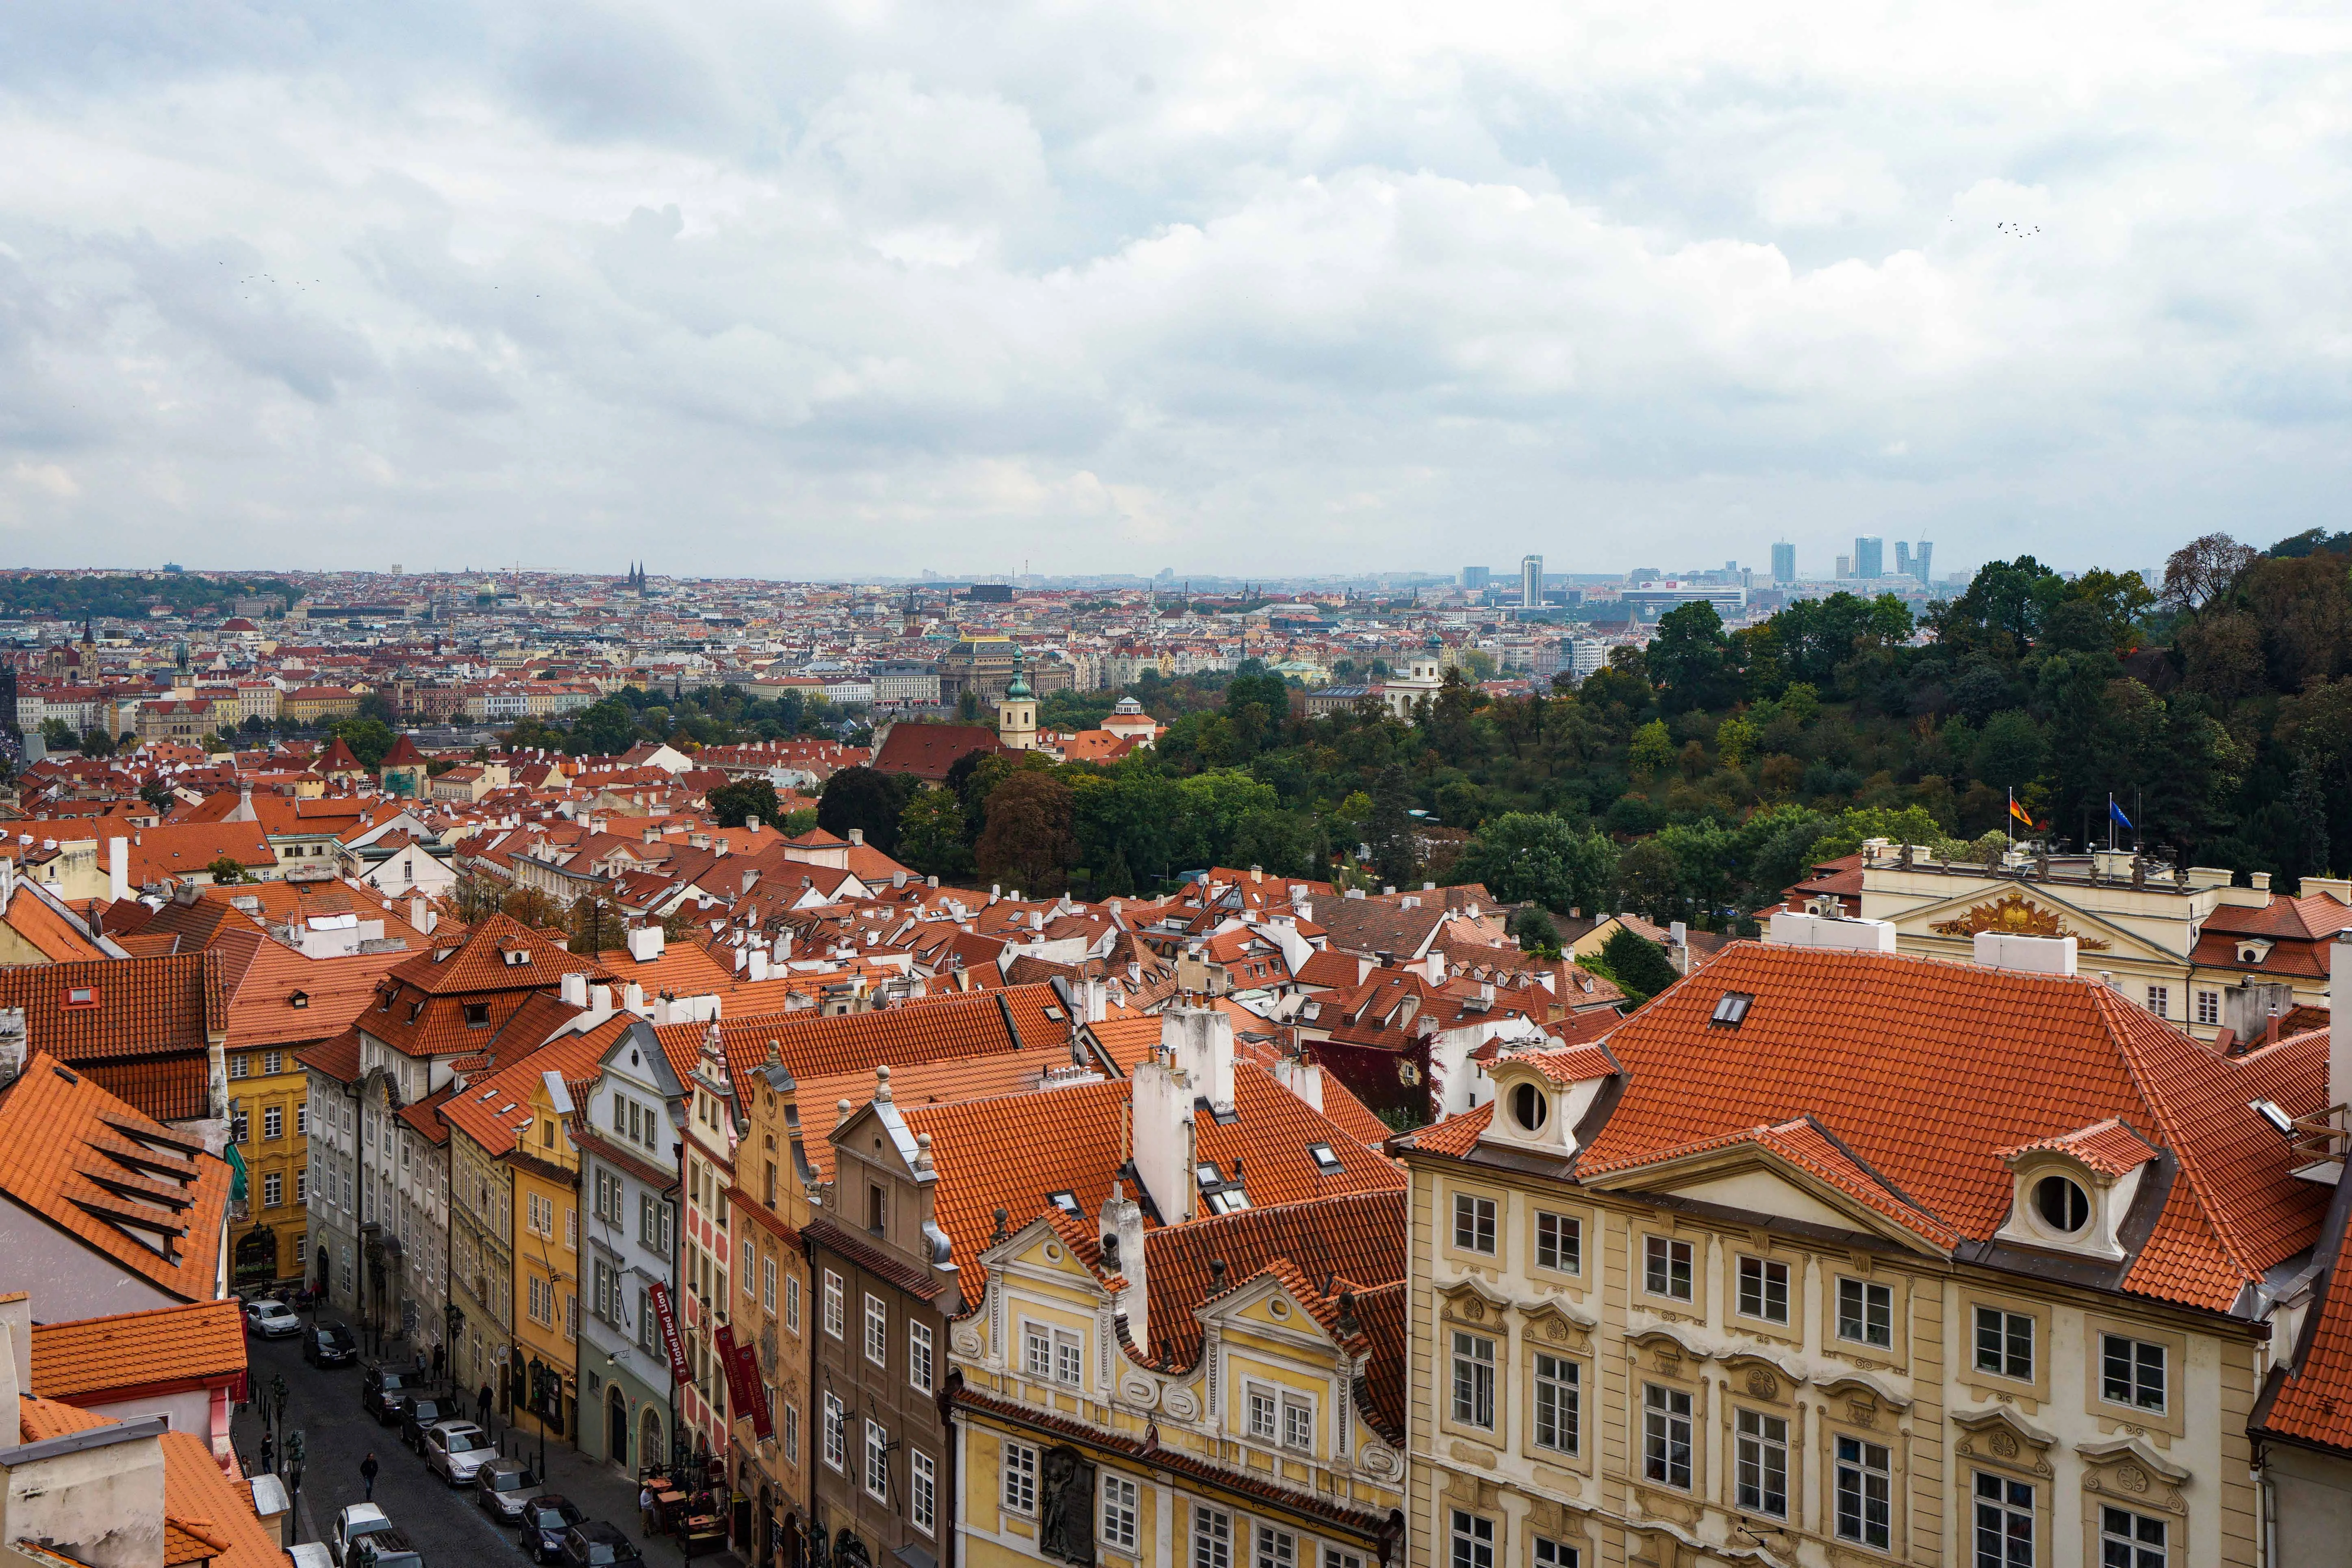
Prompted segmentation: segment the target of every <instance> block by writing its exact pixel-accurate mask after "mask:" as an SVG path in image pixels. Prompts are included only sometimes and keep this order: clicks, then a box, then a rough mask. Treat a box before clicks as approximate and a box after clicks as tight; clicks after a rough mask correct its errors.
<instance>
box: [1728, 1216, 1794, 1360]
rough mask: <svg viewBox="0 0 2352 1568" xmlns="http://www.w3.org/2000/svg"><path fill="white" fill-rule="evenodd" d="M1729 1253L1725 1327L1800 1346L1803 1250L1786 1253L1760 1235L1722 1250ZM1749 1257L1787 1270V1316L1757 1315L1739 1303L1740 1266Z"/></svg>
mask: <svg viewBox="0 0 2352 1568" xmlns="http://www.w3.org/2000/svg"><path fill="white" fill-rule="evenodd" d="M1724 1250H1725V1251H1726V1252H1727V1253H1728V1254H1729V1256H1728V1257H1727V1258H1726V1259H1725V1260H1724V1261H1725V1268H1724V1271H1723V1273H1724V1298H1725V1300H1724V1303H1723V1321H1724V1326H1725V1327H1726V1328H1728V1329H1732V1330H1735V1331H1738V1332H1740V1333H1744V1334H1752V1335H1754V1336H1755V1337H1757V1338H1758V1339H1767V1340H1779V1341H1781V1342H1786V1343H1788V1344H1792V1345H1796V1346H1799V1347H1801V1346H1802V1345H1803V1344H1804V1337H1805V1282H1806V1281H1805V1277H1806V1274H1807V1272H1808V1270H1807V1268H1806V1263H1807V1258H1806V1257H1805V1255H1803V1254H1802V1253H1797V1254H1793V1255H1790V1254H1787V1253H1786V1252H1785V1251H1784V1249H1783V1248H1781V1247H1777V1246H1775V1245H1774V1244H1773V1242H1772V1240H1771V1238H1769V1237H1763V1238H1759V1240H1758V1241H1756V1242H1754V1243H1752V1244H1750V1245H1748V1246H1744V1247H1743V1246H1732V1247H1726V1248H1725V1249H1724ZM1749 1259H1753V1260H1755V1261H1756V1262H1757V1263H1759V1264H1762V1265H1767V1266H1769V1265H1771V1264H1779V1265H1780V1267H1781V1268H1785V1269H1787V1270H1788V1274H1789V1280H1788V1291H1789V1300H1788V1307H1789V1315H1788V1317H1787V1318H1786V1319H1782V1320H1775V1319H1771V1318H1764V1317H1757V1316H1754V1315H1752V1314H1750V1313H1749V1312H1748V1311H1747V1310H1745V1309H1743V1308H1742V1307H1741V1306H1740V1304H1739V1268H1740V1265H1741V1264H1742V1263H1745V1262H1747V1261H1748V1260H1749Z"/></svg>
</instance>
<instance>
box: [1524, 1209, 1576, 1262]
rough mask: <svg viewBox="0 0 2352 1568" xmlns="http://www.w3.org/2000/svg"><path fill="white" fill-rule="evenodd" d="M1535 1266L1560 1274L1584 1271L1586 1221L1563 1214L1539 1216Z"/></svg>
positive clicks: (1542, 1214) (1540, 1212)
mask: <svg viewBox="0 0 2352 1568" xmlns="http://www.w3.org/2000/svg"><path fill="white" fill-rule="evenodd" d="M1536 1267H1537V1268H1549V1269H1551V1270H1553V1271H1554V1272H1555V1273H1559V1274H1581V1273H1583V1272H1584V1222H1583V1221H1582V1220H1579V1219H1571V1218H1570V1217H1569V1216H1568V1215H1564V1214H1547V1213H1544V1212H1542V1211H1540V1210H1539V1211H1538V1213H1537V1215H1536Z"/></svg>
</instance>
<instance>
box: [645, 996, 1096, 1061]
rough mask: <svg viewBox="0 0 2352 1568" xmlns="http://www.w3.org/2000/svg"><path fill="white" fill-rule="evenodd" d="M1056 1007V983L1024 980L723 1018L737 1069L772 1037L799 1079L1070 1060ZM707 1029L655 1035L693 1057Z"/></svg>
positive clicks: (684, 1027)
mask: <svg viewBox="0 0 2352 1568" xmlns="http://www.w3.org/2000/svg"><path fill="white" fill-rule="evenodd" d="M1000 998H1001V999H1002V1000H1000ZM1048 1008H1051V1009H1053V1010H1055V1011H1056V1012H1062V1011H1064V1009H1063V1007H1062V1004H1061V999H1060V998H1059V997H1057V996H1055V994H1054V990H1053V987H1051V986H1049V985H1017V986H1012V987H1008V988H1006V989H1004V990H1002V991H997V992H992V993H990V994H986V995H982V996H957V997H951V998H946V999H942V1000H939V1001H929V1002H925V1003H924V1004H923V1005H918V1006H902V1007H886V1008H878V1009H877V1010H875V1011H873V1012H870V1013H847V1014H843V1015H841V1016H838V1017H832V1018H822V1017H815V1016H811V1015H810V1014H809V1013H807V1012H800V1013H771V1014H767V1015H764V1016H761V1015H757V1014H754V1015H751V1016H744V1017H739V1018H722V1019H720V1020H719V1040H720V1043H721V1044H722V1045H723V1046H724V1047H726V1051H727V1059H728V1061H729V1062H730V1070H731V1064H737V1063H743V1064H749V1063H754V1062H761V1061H765V1060H766V1059H767V1056H768V1042H769V1041H771V1040H773V1041H775V1042H776V1047H777V1050H778V1051H779V1053H780V1054H781V1055H782V1058H783V1063H784V1066H785V1067H786V1068H789V1069H791V1072H792V1075H793V1077H794V1078H796V1079H801V1078H809V1079H815V1078H828V1077H834V1076H837V1075H839V1074H843V1073H854V1072H871V1071H872V1070H873V1069H874V1068H877V1067H882V1066H885V1065H887V1066H888V1067H890V1068H894V1069H895V1068H902V1067H913V1066H918V1065H919V1064H921V1063H924V1062H934V1061H941V1060H945V1059H947V1058H953V1057H974V1056H990V1055H993V1054H995V1053H996V1052H999V1051H1014V1050H1023V1051H1034V1052H1036V1053H1038V1055H1039V1058H1040V1060H1041V1061H1045V1060H1051V1061H1055V1062H1066V1061H1067V1060H1068V1059H1069V1043H1070V1025H1069V1021H1068V1018H1067V1017H1066V1016H1064V1017H1061V1018H1049V1017H1047V1016H1045V1015H1046V1010H1047V1009H1048ZM706 1028H707V1026H705V1025H701V1024H666V1025H663V1026H660V1027H658V1028H656V1030H655V1031H654V1033H655V1034H656V1036H658V1037H660V1039H661V1042H662V1047H663V1049H664V1050H666V1051H668V1052H669V1053H670V1054H671V1057H672V1059H673V1060H675V1059H677V1052H678V1051H679V1050H680V1049H683V1050H685V1051H686V1052H687V1059H688V1061H689V1062H691V1061H692V1060H693V1058H695V1057H696V1056H698V1055H699V1053H700V1052H701V1049H702V1037H703V1035H704V1033H705V1031H706Z"/></svg>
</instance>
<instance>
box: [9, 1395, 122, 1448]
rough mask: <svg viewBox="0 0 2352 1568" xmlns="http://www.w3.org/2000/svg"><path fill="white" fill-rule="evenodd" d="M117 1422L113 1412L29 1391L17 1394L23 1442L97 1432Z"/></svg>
mask: <svg viewBox="0 0 2352 1568" xmlns="http://www.w3.org/2000/svg"><path fill="white" fill-rule="evenodd" d="M114 1424H115V1419H114V1417H113V1416H111V1415H99V1414H97V1413H96V1412H95V1411H89V1410H84V1409H82V1408H80V1407H79V1405H68V1404H66V1403H65V1402H64V1401H62V1400H58V1399H37V1398H35V1397H34V1396H33V1395H32V1394H20V1395H18V1396H17V1409H16V1430H17V1432H18V1433H19V1435H20V1436H19V1437H18V1439H17V1440H18V1441H20V1442H25V1443H39V1442H45V1441H47V1439H49V1438H51V1437H62V1436H66V1435H67V1434H68V1433H70V1432H94V1431H96V1430H98V1428H100V1426H113V1425H114Z"/></svg>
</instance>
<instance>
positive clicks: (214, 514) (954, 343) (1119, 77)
mask: <svg viewBox="0 0 2352 1568" xmlns="http://www.w3.org/2000/svg"><path fill="white" fill-rule="evenodd" d="M2347 45H2352V12H2347V8H2346V7H2344V6H2343V5H2340V4H2314V5H2307V6H2305V7H2302V8H2299V9H2297V8H2290V7H2280V8H2275V9H2270V10H2263V9H2258V8H2250V7H2243V6H2238V5H2229V4H2219V5H2216V4H2198V5H2146V4H2143V5H2128V6H2126V5H2107V6H2088V5H2081V6H2067V5H2049V4H2040V3H2037V4H2031V5H1984V4H1979V5H1936V6H1927V5H1922V6H1917V7H1903V6H1895V5H1883V4H1870V3H1868V0H1854V3H1849V4H1844V5H1826V6H1825V5H1819V4H1817V3H1808V4H1802V5H1758V4H1755V3H1753V0H1738V3H1727V4H1717V3H1713V0H1685V4H1681V5H1673V6H1660V5H1657V4H1655V3H1654V0H1622V3H1620V0H1612V3H1610V4H1591V3H1573V4H1567V5H1561V4H1549V5H1507V6H1500V5H1498V6H1487V5H1475V4H1465V3H1463V0H1423V3H1417V4H1412V5H1394V4H1383V3H1381V0H1349V3H1348V4H1345V5H1288V6H1283V5H1270V4H1267V3H1265V0H1248V3H1246V4H1220V3H1217V0H1183V3H1181V4H1174V5H1149V4H1139V3H1135V0H1129V3H1127V4H1122V5H1105V6H1100V7H1093V8H1089V7H1086V6H1081V5H1069V4H1066V3H1064V4H1055V5H1021V4H1017V3H1008V4H1002V5H975V4H972V3H971V0H963V3H961V4H955V5H939V6H919V5H891V4H887V3H878V4H877V3H844V4H837V5H796V4H790V3H781V4H779V3H766V4H759V5H734V4H730V3H728V0H698V3H697V4H695V5H676V4H668V5H651V4H646V5H625V4H600V3H598V0H564V3H563V4H561V5H555V4H534V3H532V0H503V3H501V4H497V5H468V4H464V3H462V0H404V3H403V4H400V5H364V4H354V3H352V0H331V3H321V4H317V5H299V4H284V5H258V4H244V5H240V4H232V3H228V0H149V3H141V0H112V3H109V4H105V5H91V4H89V0H9V3H8V4H7V5H5V7H0V149H5V153H0V539H5V545H6V549H5V556H6V560H5V562H0V563H5V564H35V565H82V564H89V565H99V564H152V563H160V562H162V561H163V560H166V559H175V560H180V561H184V562H185V563H189V564H190V565H250V566H299V567H373V568H379V569H380V568H383V567H387V566H389V565H390V564H392V563H395V562H397V563H402V564H404V565H405V566H407V567H408V568H410V569H411V570H415V569H418V568H425V567H433V568H441V567H460V566H468V565H470V566H476V567H487V566H489V565H492V564H507V563H516V562H520V563H523V564H525V565H527V566H534V567H562V568H571V569H578V570H610V571H614V572H617V571H620V570H622V569H623V567H624V566H625V563H627V562H628V561H630V560H632V559H635V558H637V557H640V556H642V557H644V558H645V559H646V561H648V562H649V563H651V564H652V566H653V567H654V569H655V570H656V571H674V572H682V573H730V574H731V573H743V574H761V575H772V576H793V577H804V576H818V575H845V574H858V573H877V574H880V573H893V574H896V573H913V572H917V571H919V570H921V569H923V568H925V567H930V568H935V569H937V570H940V571H941V572H950V573H969V572H999V571H1016V570H1019V569H1020V568H1021V567H1022V565H1023V563H1024V562H1025V563H1029V564H1030V565H1031V567H1032V568H1033V569H1034V570H1037V571H1124V570H1133V571H1139V572H1150V571H1154V570H1156V569H1158V568H1160V567H1161V566H1173V567H1175V568H1176V569H1177V570H1178V571H1180V572H1195V573H1207V572H1218V571H1222V572H1228V573H1234V574H1244V573H1266V574H1273V573H1277V572H1302V571H1318V570H1331V571H1337V570H1345V569H1349V568H1369V569H1402V568H1410V567H1427V568H1432V569H1435V570H1449V569H1452V568H1454V567H1458V566H1460V565H1463V564H1466V563H1481V564H1489V565H1493V566H1496V567H1504V566H1509V565H1515V563H1516V562H1517V558H1518V556H1519V555H1520V554H1521V553H1522V552H1527V551H1539V552H1542V553H1543V554H1544V555H1545V557H1546V558H1547V561H1548V563H1549V566H1550V569H1551V570H1553V571H1612V570H1622V569H1624V568H1628V567H1633V566H1639V565H1653V566H1658V567H1661V568H1664V569H1667V570H1673V569H1675V568H1677V567H1681V566H1685V565H1691V564H1717V563H1721V562H1723V561H1726V560H1731V559H1738V560H1739V561H1740V562H1742V563H1749V564H1756V565H1762V564H1764V563H1766V562H1767V560H1768V558H1769V544H1770V542H1772V541H1773V540H1775V539H1779V538H1786V539H1789V540H1792V541H1794V542H1796V544H1797V547H1798V555H1799V561H1800V564H1801V566H1804V567H1805V568H1807V569H1809V570H1810V569H1814V568H1819V569H1822V570H1826V569H1827V568H1828V567H1829V566H1830V564H1831V561H1830V557H1831V555H1832V552H1838V551H1842V550H1843V549H1846V548H1849V545H1848V543H1847V541H1849V540H1850V539H1851V538H1852V536H1853V535H1854V534H1855V533H1858V532H1867V533H1876V534H1881V535H1884V536H1885V538H1886V539H1887V540H1888V541H1889V542H1890V545H1889V564H1890V565H1891V564H1892V544H1891V542H1892V541H1893V540H1895V539H1897V538H1908V539H1919V538H1928V539H1933V540H1934V541H1935V542H1936V543H1937V567H1938V568H1939V569H1944V568H1947V567H1960V566H1966V565H1969V564H1972V563H1975V562H1978V561H1980V560H1983V559H1986V558H1988V557H1994V556H2008V555H2012V554H2016V553H2019V552H2027V551H2032V552H2036V553H2039V554H2041V555H2042V557H2043V558H2044V559H2046V560H2051V561H2053V562H2055V563H2058V564H2061V565H2065V566H2084V565H2090V564H2094V563H2096V564H2103V565H2111V566H2140V565H2148V564H2154V563H2158V562H2160V561H2161V560H2162V558H2163V556H2164V554H2165V553H2166V552H2168V551H2169V550H2170V549H2172V548H2173V547H2174V546H2176V545H2177V544H2178V543H2179V542H2181V541H2182V540H2183V539H2185V538H2187V537H2189V536H2190V535H2192V534H2195V533H2199V532H2202V531H2207V530H2209V529H2212V528H2217V527H2218V528H2224V529H2228V530H2231V531H2235V532H2237V533H2239V534H2240V535H2241V536H2242V537H2245V538H2247V539H2249V540H2252V541H2253V542H2258V543H2264V544H2267V543H2269V542H2271V541H2273V540H2274V539H2276V538H2278V537H2280V536H2282V535H2284V534H2287V533H2290V532H2294V531H2297V530H2299V529H2303V528H2306V527H2310V526H2313V525H2314V524H2318V523H2325V524H2326V525H2327V526H2329V527H2330V528H2341V527H2345V526H2347V520H2346V517H2345V510H2346V508H2345V504H2344V498H2345V496H2346V495H2347V472H2346V470H2347V461H2352V440H2348V439H2347V437H2352V429H2347V416H2352V384H2347V372H2348V371H2352V311H2347V289H2352V267H2347V260H2346V258H2347V255H2352V202H2347V132H2352V71H2347V60H2348V59H2352V49H2347Z"/></svg>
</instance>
